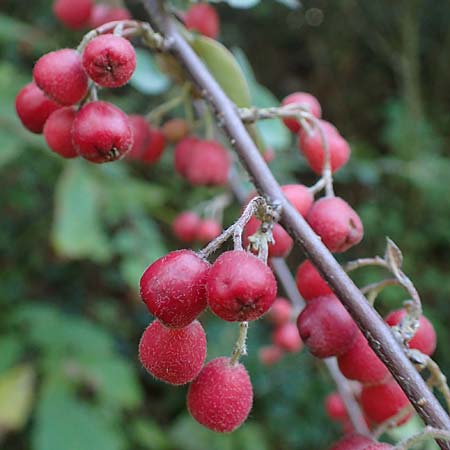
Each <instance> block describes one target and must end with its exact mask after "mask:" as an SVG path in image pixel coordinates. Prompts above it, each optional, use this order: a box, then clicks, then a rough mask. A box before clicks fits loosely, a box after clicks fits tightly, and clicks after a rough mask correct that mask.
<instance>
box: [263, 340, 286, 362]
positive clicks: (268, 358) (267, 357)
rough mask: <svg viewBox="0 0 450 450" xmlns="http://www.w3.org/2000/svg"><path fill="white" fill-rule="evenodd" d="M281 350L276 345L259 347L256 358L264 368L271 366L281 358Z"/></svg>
mask: <svg viewBox="0 0 450 450" xmlns="http://www.w3.org/2000/svg"><path fill="white" fill-rule="evenodd" d="M283 354H284V352H283V350H282V349H281V348H280V347H277V346H276V345H267V346H266V347H261V348H260V349H259V351H258V358H259V360H260V361H261V364H264V365H265V366H271V365H273V364H275V363H277V362H278V361H279V360H280V359H281V358H282V357H283Z"/></svg>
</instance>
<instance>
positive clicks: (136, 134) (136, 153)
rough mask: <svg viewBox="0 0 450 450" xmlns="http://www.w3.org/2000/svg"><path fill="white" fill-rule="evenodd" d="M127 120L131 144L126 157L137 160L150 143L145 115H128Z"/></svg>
mask: <svg viewBox="0 0 450 450" xmlns="http://www.w3.org/2000/svg"><path fill="white" fill-rule="evenodd" d="M128 121H129V122H130V126H131V130H132V132H133V145H132V147H131V150H130V151H129V152H128V153H127V158H128V159H133V160H139V159H141V157H142V155H143V153H144V151H145V150H146V149H147V147H148V145H149V143H150V129H149V126H148V122H147V120H146V119H145V117H144V116H141V115H139V114H131V115H129V116H128Z"/></svg>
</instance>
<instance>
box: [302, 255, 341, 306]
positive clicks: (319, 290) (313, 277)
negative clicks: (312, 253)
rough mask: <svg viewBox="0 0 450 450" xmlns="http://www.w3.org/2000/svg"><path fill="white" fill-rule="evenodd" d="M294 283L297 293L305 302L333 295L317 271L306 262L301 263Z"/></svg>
mask: <svg viewBox="0 0 450 450" xmlns="http://www.w3.org/2000/svg"><path fill="white" fill-rule="evenodd" d="M295 281H296V283H297V288H298V291H299V292H300V294H301V296H302V297H303V298H304V299H305V301H307V302H308V301H309V300H312V299H313V298H316V297H322V296H323V295H329V294H333V291H332V290H331V288H330V286H328V284H327V283H326V281H325V280H324V279H323V278H322V277H321V276H320V273H319V271H318V270H317V269H316V268H315V267H314V266H313V265H312V264H311V262H310V261H308V260H306V261H303V262H302V263H301V264H300V266H299V267H298V270H297V274H296V277H295Z"/></svg>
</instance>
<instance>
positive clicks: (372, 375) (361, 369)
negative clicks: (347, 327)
mask: <svg viewBox="0 0 450 450" xmlns="http://www.w3.org/2000/svg"><path fill="white" fill-rule="evenodd" d="M338 364H339V369H340V370H341V372H342V374H343V375H344V376H345V377H346V378H348V379H350V380H356V381H360V382H361V383H370V384H377V383H382V382H384V381H386V380H387V378H388V377H389V376H390V374H389V371H388V369H387V367H386V366H385V365H384V364H383V363H382V362H381V360H380V359H379V358H378V356H377V355H376V354H375V352H374V351H373V350H372V349H371V347H370V345H369V344H368V342H367V340H366V338H365V337H364V335H363V334H362V333H360V332H359V333H358V336H357V338H356V339H355V341H354V342H353V344H352V346H351V347H350V348H349V349H348V350H347V351H346V352H345V353H344V354H342V355H340V356H339V357H338Z"/></svg>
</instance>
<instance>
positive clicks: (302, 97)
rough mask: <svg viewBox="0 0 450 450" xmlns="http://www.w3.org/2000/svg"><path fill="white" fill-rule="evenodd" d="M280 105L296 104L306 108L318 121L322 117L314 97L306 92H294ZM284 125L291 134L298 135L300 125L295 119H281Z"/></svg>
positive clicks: (318, 104)
mask: <svg viewBox="0 0 450 450" xmlns="http://www.w3.org/2000/svg"><path fill="white" fill-rule="evenodd" d="M281 104H282V105H283V106H286V105H292V104H298V105H299V106H306V107H307V108H308V109H309V110H310V111H311V114H313V115H314V116H315V117H317V118H318V119H320V117H321V115H322V108H321V107H320V103H319V101H318V100H317V99H316V97H314V96H312V95H311V94H308V93H307V92H294V93H293V94H290V95H288V96H287V97H286V98H285V99H284V100H283V101H282V102H281ZM283 122H284V124H285V125H286V126H287V127H288V128H289V129H290V130H291V131H292V132H293V133H298V132H299V131H300V128H301V126H300V123H299V121H298V120H297V119H293V118H287V119H283Z"/></svg>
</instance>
